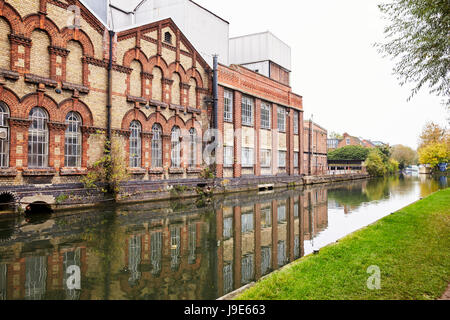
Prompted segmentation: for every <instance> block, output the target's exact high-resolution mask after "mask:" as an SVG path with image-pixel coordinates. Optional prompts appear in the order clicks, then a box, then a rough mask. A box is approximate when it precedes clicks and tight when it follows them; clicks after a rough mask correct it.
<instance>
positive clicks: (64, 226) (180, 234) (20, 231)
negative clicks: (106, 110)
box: [0, 176, 447, 300]
mask: <svg viewBox="0 0 450 320" xmlns="http://www.w3.org/2000/svg"><path fill="white" fill-rule="evenodd" d="M446 187H447V178H446V177H442V178H438V179H431V178H425V177H412V176H400V177H390V178H384V179H374V180H363V181H354V182H345V183H340V184H334V185H321V186H316V187H312V188H305V189H296V190H288V189H285V190H276V191H273V192H269V193H257V192H254V193H245V194H234V195H228V196H223V197H216V198H214V200H213V201H212V202H211V203H205V202H204V201H194V200H184V201H183V200H176V201H171V202H157V203H141V204H134V205H127V206H115V207H102V208H96V209H89V210H88V209H85V210H79V211H72V212H65V213H58V214H54V215H51V216H40V217H32V218H31V219H30V218H25V217H16V218H0V300H5V299H7V300H9V299H32V300H39V299H82V300H85V299H86V300H89V299H92V300H94V299H95V300H97V299H120V300H126V299H133V300H137V299H150V300H158V299H164V300H170V299H194V300H205V299H208V300H210V299H216V298H218V297H221V296H223V295H225V294H227V293H229V292H231V291H233V290H235V289H237V288H239V287H241V286H243V285H245V284H247V283H249V282H252V281H255V280H257V279H259V278H260V277H262V276H264V275H266V274H268V273H270V272H272V271H273V270H276V269H278V268H280V267H282V266H284V265H286V264H288V263H289V262H292V261H294V260H296V259H299V258H300V257H302V256H304V255H307V254H310V253H312V252H314V251H315V250H319V249H320V248H321V247H323V246H325V245H327V244H330V243H333V242H335V241H336V240H338V239H340V238H342V237H343V236H345V235H347V234H349V233H351V232H353V231H355V230H358V229H360V228H362V227H364V226H366V225H368V224H371V223H373V222H375V221H377V220H378V219H380V218H382V217H384V216H386V215H389V214H390V213H391V212H394V211H396V210H398V209H400V208H402V207H404V206H406V205H408V204H410V203H412V202H414V201H415V200H418V199H420V198H421V197H425V196H427V195H429V194H430V193H432V192H434V191H437V190H438V189H440V188H446Z"/></svg>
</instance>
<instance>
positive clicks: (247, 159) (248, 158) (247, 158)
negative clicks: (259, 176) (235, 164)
mask: <svg viewBox="0 0 450 320" xmlns="http://www.w3.org/2000/svg"><path fill="white" fill-rule="evenodd" d="M246 152H248V154H246ZM254 165H255V157H254V149H253V148H242V168H253V166H254Z"/></svg>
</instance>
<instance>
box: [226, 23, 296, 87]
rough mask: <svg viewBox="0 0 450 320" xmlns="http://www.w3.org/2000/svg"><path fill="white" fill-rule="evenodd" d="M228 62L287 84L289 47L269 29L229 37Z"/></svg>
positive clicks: (289, 68)
mask: <svg viewBox="0 0 450 320" xmlns="http://www.w3.org/2000/svg"><path fill="white" fill-rule="evenodd" d="M230 64H239V65H242V66H244V67H246V68H248V69H250V70H252V71H256V72H258V73H260V74H263V75H265V76H266V77H269V78H272V79H274V80H277V81H279V82H282V83H284V84H287V85H289V83H290V81H289V75H290V72H291V48H290V47H289V46H288V45H287V44H286V43H284V42H283V41H281V40H280V39H279V38H277V37H276V36H275V35H273V34H272V33H271V32H270V31H266V32H261V33H255V34H250V35H245V36H240V37H235V38H231V39H230Z"/></svg>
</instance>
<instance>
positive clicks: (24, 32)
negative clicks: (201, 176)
mask: <svg viewBox="0 0 450 320" xmlns="http://www.w3.org/2000/svg"><path fill="white" fill-rule="evenodd" d="M69 4H75V5H77V6H78V7H79V8H80V10H81V14H80V16H79V20H78V21H75V22H76V25H75V27H74V28H71V27H67V21H70V17H71V15H72V16H73V13H72V12H71V11H70V10H68V5H69ZM0 9H1V10H0V14H1V18H0V28H1V30H2V33H1V37H2V38H1V41H0V43H1V46H2V48H3V52H8V53H9V54H4V55H2V56H1V57H0V67H1V68H2V69H1V71H0V74H1V80H0V85H1V87H0V100H1V112H2V121H3V123H2V125H3V126H4V127H6V130H7V131H8V139H6V140H4V141H2V150H1V152H2V169H1V176H2V182H3V183H6V184H11V183H12V184H27V183H34V182H36V181H37V179H35V178H36V177H39V178H40V179H41V180H42V181H45V182H46V183H53V184H55V183H67V182H71V181H74V179H73V177H74V176H78V175H82V174H84V173H86V170H87V168H88V167H89V166H90V165H92V163H93V162H94V161H96V160H97V159H98V158H99V157H100V156H101V154H102V151H103V149H104V148H103V142H104V141H105V137H106V134H105V130H106V129H107V124H108V123H107V122H108V117H107V112H108V110H107V109H108V108H107V106H108V105H109V101H108V91H110V95H111V96H110V100H111V101H110V105H111V122H110V123H111V128H112V133H113V135H114V136H116V137H117V138H118V140H119V141H120V143H121V144H122V145H123V148H124V150H125V153H126V159H127V162H129V164H128V167H129V172H130V173H132V174H133V175H134V176H133V178H134V179H146V180H152V179H164V178H187V177H189V176H196V174H197V173H198V172H199V170H200V168H201V165H202V159H201V150H202V149H201V148H202V146H201V143H198V141H197V139H196V136H197V135H198V136H200V137H201V134H202V131H203V130H204V129H205V128H207V127H208V119H207V113H206V108H204V103H203V99H204V97H205V96H207V95H210V75H209V72H210V68H209V66H208V65H207V63H206V62H205V61H204V60H203V59H202V58H201V56H200V55H199V54H198V53H197V52H196V51H195V49H194V48H193V47H192V45H191V44H190V43H189V41H188V40H187V39H186V38H185V37H184V36H183V34H182V33H181V32H180V30H179V29H178V28H177V27H176V26H175V24H174V23H173V22H172V20H170V19H166V20H162V21H158V22H155V23H150V24H147V25H144V26H141V27H138V28H133V29H129V30H126V31H122V32H118V33H116V34H115V36H114V38H113V41H114V45H113V50H112V52H113V57H112V68H111V69H112V70H110V78H111V79H110V83H111V88H109V89H108V83H109V79H108V77H109V72H108V62H109V61H108V60H109V34H108V30H107V28H106V27H105V26H104V25H103V24H102V23H101V22H100V21H98V20H97V19H96V18H95V16H94V15H93V14H92V13H91V12H90V11H89V10H87V9H86V8H85V7H84V6H83V5H82V3H80V2H78V1H67V2H62V1H46V0H45V1H44V0H41V1H39V0H34V1H27V2H23V1H0ZM179 141H182V142H181V143H180V142H179ZM188 155H189V156H190V158H188ZM75 180H76V179H75Z"/></svg>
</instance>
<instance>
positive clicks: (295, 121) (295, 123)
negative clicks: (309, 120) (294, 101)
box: [293, 110, 299, 135]
mask: <svg viewBox="0 0 450 320" xmlns="http://www.w3.org/2000/svg"><path fill="white" fill-rule="evenodd" d="M298 117H299V112H298V111H296V110H294V123H293V128H294V134H296V135H298V134H299V127H298V124H299V121H298Z"/></svg>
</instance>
